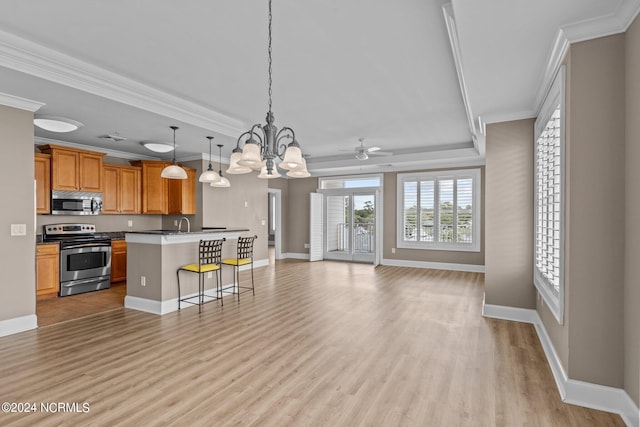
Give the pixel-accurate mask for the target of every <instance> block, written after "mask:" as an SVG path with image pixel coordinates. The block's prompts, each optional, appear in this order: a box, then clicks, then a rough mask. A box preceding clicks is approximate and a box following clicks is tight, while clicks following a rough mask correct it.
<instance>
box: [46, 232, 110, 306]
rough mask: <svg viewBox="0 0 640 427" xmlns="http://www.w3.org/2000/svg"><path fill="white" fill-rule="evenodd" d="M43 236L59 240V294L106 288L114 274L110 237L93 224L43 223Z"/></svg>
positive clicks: (50, 241) (51, 239)
mask: <svg viewBox="0 0 640 427" xmlns="http://www.w3.org/2000/svg"><path fill="white" fill-rule="evenodd" d="M43 228H44V233H43V236H42V240H43V241H44V242H47V243H55V242H60V294H59V295H60V296H61V297H64V296H68V295H75V294H80V293H84V292H90V291H97V290H100V289H107V288H109V286H110V276H111V238H110V237H109V235H107V234H104V233H96V226H95V225H94V224H50V225H45V226H43Z"/></svg>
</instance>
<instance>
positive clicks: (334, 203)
mask: <svg viewBox="0 0 640 427" xmlns="http://www.w3.org/2000/svg"><path fill="white" fill-rule="evenodd" d="M326 205H327V206H326V212H327V246H326V248H327V252H329V253H330V252H351V244H350V241H349V240H350V239H349V230H350V223H351V218H350V211H351V204H350V197H349V196H327V198H326Z"/></svg>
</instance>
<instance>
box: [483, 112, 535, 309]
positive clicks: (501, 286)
mask: <svg viewBox="0 0 640 427" xmlns="http://www.w3.org/2000/svg"><path fill="white" fill-rule="evenodd" d="M533 125H534V120H533V119H528V120H519V121H514V122H506V123H497V124H492V125H488V126H487V137H486V144H487V145H486V165H485V181H484V185H485V193H486V195H485V209H484V212H485V215H484V224H485V230H486V238H485V261H484V263H485V280H484V286H485V303H487V304H495V305H504V306H509V307H518V308H534V307H535V301H536V294H535V287H534V285H533V232H532V230H533V145H532V143H531V142H532V141H533Z"/></svg>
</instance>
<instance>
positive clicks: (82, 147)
mask: <svg viewBox="0 0 640 427" xmlns="http://www.w3.org/2000/svg"><path fill="white" fill-rule="evenodd" d="M33 142H34V145H45V144H52V145H60V146H63V147H69V148H77V149H79V150H89V151H96V152H98V153H105V154H106V155H107V156H110V157H117V158H119V159H127V160H166V158H161V157H153V156H145V155H144V154H134V153H127V152H125V151H118V150H110V149H105V148H102V147H94V146H92V145H84V144H78V143H75V142H69V141H61V140H59V139H53V138H43V137H41V136H36V137H35V138H34V139H33Z"/></svg>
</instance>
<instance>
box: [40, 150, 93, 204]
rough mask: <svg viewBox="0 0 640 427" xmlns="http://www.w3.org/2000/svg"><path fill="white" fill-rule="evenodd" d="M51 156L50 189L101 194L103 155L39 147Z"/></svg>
mask: <svg viewBox="0 0 640 427" xmlns="http://www.w3.org/2000/svg"><path fill="white" fill-rule="evenodd" d="M39 148H40V151H42V152H43V153H46V154H50V155H51V162H52V164H51V171H52V173H51V189H52V190H67V191H90V192H96V193H99V192H102V190H103V184H102V179H103V177H102V158H103V157H104V154H103V153H96V152H93V151H85V150H76V149H73V148H68V147H62V146H57V145H41V146H39Z"/></svg>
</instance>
